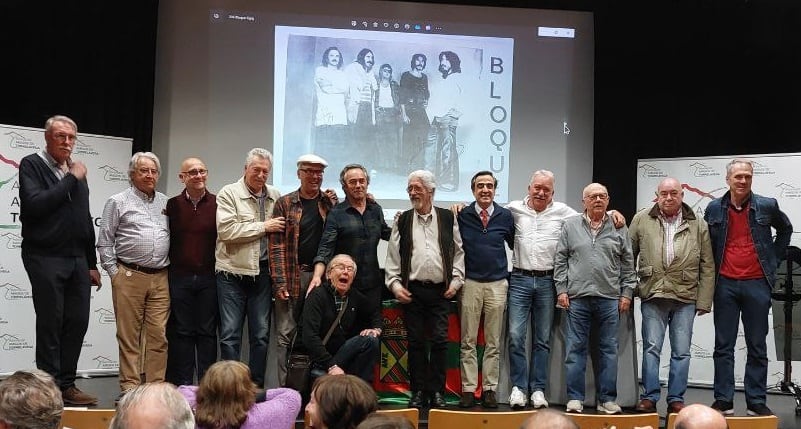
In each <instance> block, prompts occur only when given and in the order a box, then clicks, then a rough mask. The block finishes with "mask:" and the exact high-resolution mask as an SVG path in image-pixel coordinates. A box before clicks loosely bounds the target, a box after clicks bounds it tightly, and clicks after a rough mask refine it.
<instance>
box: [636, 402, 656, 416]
mask: <svg viewBox="0 0 801 429" xmlns="http://www.w3.org/2000/svg"><path fill="white" fill-rule="evenodd" d="M634 410H635V411H637V412H638V413H655V412H656V404H654V401H652V400H650V399H640V402H638V403H637V406H636V407H634Z"/></svg>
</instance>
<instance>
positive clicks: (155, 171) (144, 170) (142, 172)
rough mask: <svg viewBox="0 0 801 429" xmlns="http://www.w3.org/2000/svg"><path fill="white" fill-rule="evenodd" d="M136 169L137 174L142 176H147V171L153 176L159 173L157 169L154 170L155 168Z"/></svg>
mask: <svg viewBox="0 0 801 429" xmlns="http://www.w3.org/2000/svg"><path fill="white" fill-rule="evenodd" d="M136 171H138V172H139V174H141V175H143V176H147V175H148V173H149V174H151V175H153V176H158V174H159V171H158V170H156V169H155V168H137V169H136Z"/></svg>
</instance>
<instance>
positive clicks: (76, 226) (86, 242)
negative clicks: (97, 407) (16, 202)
mask: <svg viewBox="0 0 801 429" xmlns="http://www.w3.org/2000/svg"><path fill="white" fill-rule="evenodd" d="M77 132H78V127H77V126H76V125H75V122H74V121H73V120H72V119H70V118H68V117H66V116H60V115H57V116H53V117H51V118H50V119H48V120H47V122H46V123H45V142H46V143H47V144H46V146H45V149H44V150H43V151H41V152H39V153H34V154H31V155H28V156H26V157H25V158H23V159H22V161H21V162H20V166H19V177H20V191H19V195H20V212H21V214H20V221H21V222H22V263H23V265H24V266H25V271H27V272H28V278H29V279H30V282H31V291H32V294H33V307H34V309H35V311H36V366H37V367H38V368H39V369H41V370H43V371H45V372H47V373H48V374H50V375H52V376H53V378H54V379H55V381H56V384H57V385H59V387H60V388H61V395H62V397H63V400H64V404H65V405H92V404H96V403H97V398H96V397H94V396H92V395H90V394H88V393H85V392H82V391H81V390H80V389H78V388H77V387H76V386H75V372H76V370H77V367H78V357H79V356H80V354H81V345H82V344H83V337H84V335H85V334H86V329H87V327H88V326H89V299H90V288H91V285H95V286H97V289H98V290H99V289H100V286H101V285H100V273H99V272H98V270H97V255H96V253H95V246H94V245H95V229H94V224H93V222H92V216H91V213H90V212H89V187H88V186H87V184H86V166H85V165H84V164H83V163H82V162H81V161H74V160H73V159H72V158H71V155H72V149H73V148H74V147H75V141H76V133H77Z"/></svg>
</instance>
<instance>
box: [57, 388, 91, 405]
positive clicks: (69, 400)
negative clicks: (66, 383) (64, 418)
mask: <svg viewBox="0 0 801 429" xmlns="http://www.w3.org/2000/svg"><path fill="white" fill-rule="evenodd" d="M61 399H63V400H64V405H96V404H97V397H95V396H92V395H90V394H88V393H86V392H82V391H81V389H78V388H77V387H76V386H70V387H68V388H67V390H64V391H63V392H61Z"/></svg>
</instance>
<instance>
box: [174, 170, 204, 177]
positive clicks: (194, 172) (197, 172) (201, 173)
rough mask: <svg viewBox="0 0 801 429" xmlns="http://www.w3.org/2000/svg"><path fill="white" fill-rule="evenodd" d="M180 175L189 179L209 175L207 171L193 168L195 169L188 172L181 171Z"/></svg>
mask: <svg viewBox="0 0 801 429" xmlns="http://www.w3.org/2000/svg"><path fill="white" fill-rule="evenodd" d="M181 173H182V174H186V175H187V176H189V177H195V176H205V175H207V174H209V170H205V169H203V168H195V169H192V170H189V171H182V172H181Z"/></svg>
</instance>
